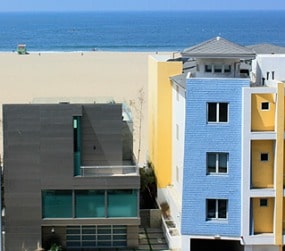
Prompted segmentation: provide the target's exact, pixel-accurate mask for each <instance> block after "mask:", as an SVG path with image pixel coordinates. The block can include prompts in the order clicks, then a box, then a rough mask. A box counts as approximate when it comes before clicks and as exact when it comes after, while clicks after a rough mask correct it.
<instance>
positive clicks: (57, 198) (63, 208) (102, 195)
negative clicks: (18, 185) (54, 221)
mask: <svg viewBox="0 0 285 251" xmlns="http://www.w3.org/2000/svg"><path fill="white" fill-rule="evenodd" d="M137 215H138V191H137V190H136V189H134V190H132V189H125V190H75V191H74V190H45V191H42V217H43V218H109V217H137Z"/></svg>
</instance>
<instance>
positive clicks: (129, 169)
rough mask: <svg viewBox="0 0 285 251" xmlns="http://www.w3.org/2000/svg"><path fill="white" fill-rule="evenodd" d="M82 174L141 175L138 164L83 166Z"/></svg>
mask: <svg viewBox="0 0 285 251" xmlns="http://www.w3.org/2000/svg"><path fill="white" fill-rule="evenodd" d="M80 170H81V176H83V177H95V176H125V175H130V176H136V175H139V168H138V166H81V167H80Z"/></svg>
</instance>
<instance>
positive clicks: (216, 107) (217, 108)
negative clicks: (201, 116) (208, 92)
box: [208, 103, 228, 123]
mask: <svg viewBox="0 0 285 251" xmlns="http://www.w3.org/2000/svg"><path fill="white" fill-rule="evenodd" d="M208 122H216V123H217V122H228V103H208Z"/></svg>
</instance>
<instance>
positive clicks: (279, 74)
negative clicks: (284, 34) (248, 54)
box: [252, 54, 285, 85]
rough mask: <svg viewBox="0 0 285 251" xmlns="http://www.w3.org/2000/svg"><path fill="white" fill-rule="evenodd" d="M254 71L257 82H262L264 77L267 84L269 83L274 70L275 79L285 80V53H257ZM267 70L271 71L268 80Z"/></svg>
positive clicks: (253, 63)
mask: <svg viewBox="0 0 285 251" xmlns="http://www.w3.org/2000/svg"><path fill="white" fill-rule="evenodd" d="M252 71H253V72H254V73H255V75H256V83H257V84H261V83H262V78H265V85H267V84H269V83H270V81H272V72H274V80H280V81H282V80H285V55H281V54H279V55H275V54H263V55H257V56H256V59H255V60H253V62H252ZM267 72H268V73H269V79H268V80H267Z"/></svg>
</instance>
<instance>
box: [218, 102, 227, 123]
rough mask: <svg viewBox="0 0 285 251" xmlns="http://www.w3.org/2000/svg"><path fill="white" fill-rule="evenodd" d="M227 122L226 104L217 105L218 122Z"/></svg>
mask: <svg viewBox="0 0 285 251" xmlns="http://www.w3.org/2000/svg"><path fill="white" fill-rule="evenodd" d="M227 121H228V104H227V103H219V122H227Z"/></svg>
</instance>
